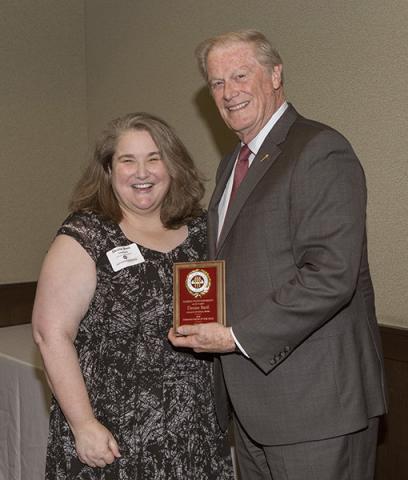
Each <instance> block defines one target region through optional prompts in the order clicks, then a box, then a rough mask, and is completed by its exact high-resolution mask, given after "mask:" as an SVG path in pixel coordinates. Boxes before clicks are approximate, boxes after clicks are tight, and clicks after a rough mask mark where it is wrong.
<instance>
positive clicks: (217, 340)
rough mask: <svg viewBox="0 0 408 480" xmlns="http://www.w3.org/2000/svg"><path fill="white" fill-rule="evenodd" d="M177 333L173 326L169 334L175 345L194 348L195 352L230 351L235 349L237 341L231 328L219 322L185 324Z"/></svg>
mask: <svg viewBox="0 0 408 480" xmlns="http://www.w3.org/2000/svg"><path fill="white" fill-rule="evenodd" d="M177 334H178V335H176V334H175V332H174V329H173V328H171V329H170V331H169V334H168V338H169V340H170V342H171V343H172V344H173V345H174V346H175V347H182V348H192V349H193V350H194V351H195V352H214V353H228V352H233V351H235V342H234V338H233V336H232V334H231V329H230V328H228V327H224V326H223V325H220V324H219V323H202V324H199V325H183V326H181V327H178V328H177Z"/></svg>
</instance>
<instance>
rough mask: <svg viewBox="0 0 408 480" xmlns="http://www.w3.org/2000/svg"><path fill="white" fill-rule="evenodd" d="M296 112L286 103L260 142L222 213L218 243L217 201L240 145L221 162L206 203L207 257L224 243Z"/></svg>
mask: <svg viewBox="0 0 408 480" xmlns="http://www.w3.org/2000/svg"><path fill="white" fill-rule="evenodd" d="M297 116H298V113H297V112H296V110H295V109H294V107H293V106H292V105H291V104H289V106H288V108H287V109H286V111H285V113H284V114H283V115H282V117H281V118H280V119H279V120H278V121H277V123H276V124H275V126H274V127H273V128H272V130H271V131H270V132H269V134H268V136H267V137H266V138H265V141H264V142H263V144H262V145H261V148H260V149H259V151H258V153H257V155H256V156H255V158H254V160H253V162H252V164H251V167H250V169H249V171H248V173H247V175H246V177H245V178H244V180H243V181H242V183H241V185H240V187H239V190H238V192H237V193H236V195H235V198H234V201H233V202H232V203H231V205H230V207H229V208H228V211H227V214H226V216H225V220H224V225H223V228H222V231H221V234H220V238H219V240H218V244H217V232H218V203H219V201H220V199H221V197H222V194H223V192H224V189H225V186H226V184H227V181H228V179H229V177H230V175H231V171H232V169H233V166H234V161H235V158H236V156H237V155H238V151H239V148H240V145H238V146H237V147H236V149H235V150H234V152H233V154H232V155H231V156H230V157H228V158H227V160H226V162H225V167H224V168H223V166H222V164H221V165H220V171H221V175H220V177H219V180H218V182H217V185H216V187H215V189H214V193H213V197H212V199H211V202H210V205H209V251H210V256H211V257H210V258H215V257H216V256H217V253H218V252H219V251H220V249H221V248H222V246H223V245H224V243H225V241H226V239H227V237H228V234H229V232H230V231H231V228H232V227H233V225H234V223H235V221H236V219H237V217H238V215H239V213H240V211H241V209H242V207H243V205H244V204H245V202H246V201H247V199H248V197H249V196H250V195H251V193H252V192H253V190H254V189H255V188H256V185H257V184H258V183H259V181H260V180H261V179H262V177H263V176H264V175H265V174H266V172H267V171H268V170H269V169H270V168H271V167H272V165H273V164H274V162H275V161H276V160H277V158H278V157H279V155H280V153H281V149H280V148H279V144H281V143H282V142H284V141H285V139H286V137H287V135H288V132H289V129H290V127H291V126H292V125H293V123H294V121H295V120H296V117H297Z"/></svg>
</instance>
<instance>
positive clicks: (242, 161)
mask: <svg viewBox="0 0 408 480" xmlns="http://www.w3.org/2000/svg"><path fill="white" fill-rule="evenodd" d="M250 155H251V150H250V149H249V147H248V145H246V144H244V145H242V147H241V150H240V152H239V155H238V160H237V164H236V166H235V172H234V181H233V184H232V190H231V195H230V199H229V202H230V203H231V201H232V199H233V197H234V196H235V194H236V193H237V190H238V187H239V186H240V184H241V182H242V180H243V179H244V177H245V175H246V174H247V172H248V167H249V163H248V159H249V156H250Z"/></svg>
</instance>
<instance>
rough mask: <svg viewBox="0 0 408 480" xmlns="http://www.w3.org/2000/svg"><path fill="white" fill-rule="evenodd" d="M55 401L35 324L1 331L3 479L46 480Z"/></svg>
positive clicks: (0, 469) (0, 461)
mask: <svg viewBox="0 0 408 480" xmlns="http://www.w3.org/2000/svg"><path fill="white" fill-rule="evenodd" d="M50 400H51V394H50V390H49V388H48V386H47V382H46V379H45V375H44V372H43V370H42V363H41V357H40V354H39V352H38V350H37V347H36V345H35V344H34V342H33V340H32V336H31V325H30V324H26V325H17V326H13V327H3V328H0V480H43V479H44V469H45V451H46V444H47V435H48V411H49V405H50Z"/></svg>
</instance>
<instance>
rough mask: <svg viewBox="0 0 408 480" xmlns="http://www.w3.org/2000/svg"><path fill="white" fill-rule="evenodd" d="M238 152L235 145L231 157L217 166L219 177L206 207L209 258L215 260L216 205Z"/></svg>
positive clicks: (216, 233)
mask: <svg viewBox="0 0 408 480" xmlns="http://www.w3.org/2000/svg"><path fill="white" fill-rule="evenodd" d="M239 150H240V145H237V147H236V148H235V150H234V151H233V152H232V154H231V155H229V156H226V157H224V159H223V160H222V161H221V164H220V166H219V171H220V176H219V178H218V179H217V183H216V185H215V188H214V192H213V194H212V197H211V200H210V203H209V206H208V247H209V256H210V258H215V255H216V244H217V237H218V204H219V203H220V200H221V197H222V194H223V193H224V190H225V187H226V185H227V182H228V179H229V177H230V175H231V173H232V169H233V168H234V163H235V159H236V157H237V155H238V152H239Z"/></svg>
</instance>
